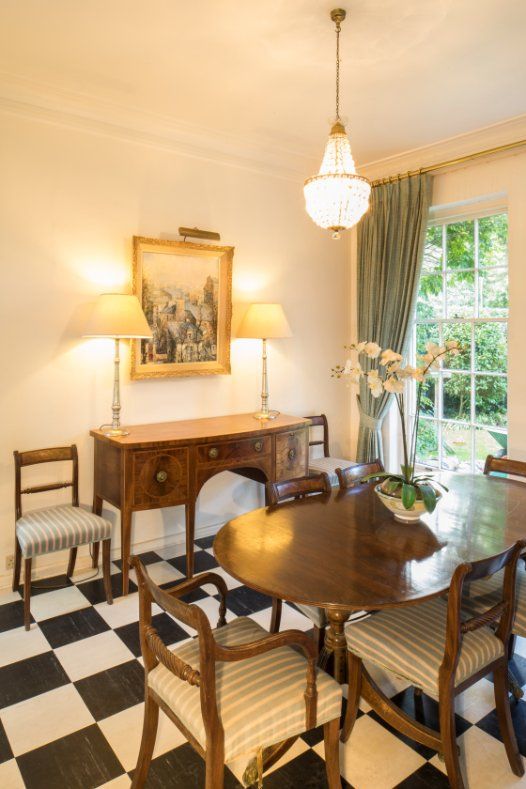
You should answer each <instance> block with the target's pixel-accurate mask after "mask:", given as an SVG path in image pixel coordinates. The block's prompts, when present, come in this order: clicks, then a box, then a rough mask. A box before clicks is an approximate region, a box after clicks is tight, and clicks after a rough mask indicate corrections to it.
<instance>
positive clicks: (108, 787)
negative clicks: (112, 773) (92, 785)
mask: <svg viewBox="0 0 526 789" xmlns="http://www.w3.org/2000/svg"><path fill="white" fill-rule="evenodd" d="M130 784H131V781H130V777H129V775H119V777H118V778H114V779H113V781H108V783H105V784H101V786H99V789H130Z"/></svg>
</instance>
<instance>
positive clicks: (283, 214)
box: [0, 114, 349, 585]
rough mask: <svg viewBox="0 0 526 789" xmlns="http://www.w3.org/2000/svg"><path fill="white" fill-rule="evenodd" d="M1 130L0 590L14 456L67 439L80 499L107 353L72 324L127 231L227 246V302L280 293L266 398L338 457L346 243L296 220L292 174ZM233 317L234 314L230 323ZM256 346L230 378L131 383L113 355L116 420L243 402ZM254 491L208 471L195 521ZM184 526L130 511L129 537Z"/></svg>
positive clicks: (249, 504)
mask: <svg viewBox="0 0 526 789" xmlns="http://www.w3.org/2000/svg"><path fill="white" fill-rule="evenodd" d="M0 134H1V140H2V143H1V145H0V173H1V174H2V175H1V179H0V216H1V232H0V265H1V271H2V279H1V282H2V287H1V288H0V337H1V343H2V385H1V389H0V406H1V410H0V413H1V414H2V417H1V423H2V424H1V427H0V585H1V584H2V575H5V561H6V556H7V555H8V554H11V553H12V552H13V529H14V523H13V517H14V509H13V463H12V451H13V450H14V449H20V450H23V449H32V448H37V447H45V446H52V445H60V444H65V443H70V442H75V443H77V445H78V447H79V452H80V469H81V476H80V489H81V499H82V501H84V502H87V503H89V502H90V501H91V496H92V481H91V479H92V459H93V456H92V451H93V450H92V442H91V439H90V438H89V436H88V431H89V429H90V428H91V427H94V426H98V425H99V424H101V423H102V422H105V421H107V420H108V418H109V417H110V404H111V385H112V352H113V350H112V344H111V341H106V340H83V339H81V336H80V335H81V333H82V317H83V315H85V310H86V306H87V305H89V304H90V303H91V302H92V301H93V300H94V298H95V297H96V295H97V294H98V293H100V292H107V291H112V290H113V291H115V290H126V289H128V288H129V286H130V277H131V237H132V236H133V235H134V234H139V235H146V236H153V237H165V238H176V237H177V228H178V227H179V226H180V225H186V226H198V227H202V228H207V229H212V230H217V231H219V232H220V233H221V242H222V243H225V244H231V245H233V246H235V248H236V249H235V256H234V276H233V300H234V304H235V305H236V304H238V305H239V304H240V303H247V302H250V301H265V300H268V301H279V302H282V303H283V305H284V308H285V311H286V313H287V316H288V318H289V321H290V324H291V327H292V330H293V333H294V337H293V338H292V339H290V340H280V341H275V342H274V343H272V344H271V346H270V351H269V354H270V358H269V363H270V388H271V400H272V402H271V405H272V406H273V407H274V408H279V409H280V410H281V411H283V412H286V413H287V412H288V413H291V414H298V415H302V414H305V413H310V412H319V411H322V410H323V411H325V412H326V413H327V414H328V416H329V421H330V426H331V430H332V448H333V450H334V452H337V453H340V452H345V451H347V450H348V424H349V397H348V393H347V391H346V390H345V387H343V386H341V385H338V383H337V382H335V381H334V380H333V379H331V378H330V375H329V370H330V367H331V365H332V364H333V363H334V362H335V361H336V360H337V359H338V357H339V348H340V347H341V345H342V344H343V343H344V342H345V340H346V333H345V322H346V309H347V305H346V291H347V289H348V287H349V283H348V271H347V270H346V269H347V267H348V261H347V255H346V246H345V243H343V242H340V243H336V242H334V241H332V239H331V238H330V236H329V234H326V233H324V232H323V231H321V230H319V229H318V228H316V227H315V226H314V225H313V224H312V223H311V222H310V220H309V219H308V218H307V216H306V215H305V212H304V208H303V200H302V190H301V183H298V182H296V181H293V180H287V179H284V178H280V177H277V176H275V177H273V176H272V175H269V174H262V173H258V172H256V171H252V170H250V169H242V168H239V167H234V166H226V165H224V164H221V163H219V162H214V161H212V160H205V159H202V158H196V157H190V156H186V155H182V154H179V153H177V152H175V151H173V150H172V151H170V150H167V149H166V147H165V148H164V149H161V148H156V147H154V146H152V145H146V144H137V143H134V142H130V141H129V140H126V139H125V138H122V139H118V138H115V137H110V136H103V135H102V134H91V133H88V132H87V131H85V130H82V129H78V128H77V129H76V128H66V127H65V126H61V125H55V124H52V123H45V122H38V121H36V120H34V119H29V118H23V117H17V116H16V115H9V114H4V115H0ZM237 312H239V308H238V310H237ZM237 318H238V316H237V315H236V308H235V309H234V329H235V325H236V319H237ZM259 352H260V348H259V344H258V342H256V341H251V340H250V341H249V340H233V342H232V375H230V376H211V377H209V378H206V377H204V378H203V377H194V378H182V379H167V380H163V381H136V382H130V381H129V374H128V361H129V358H128V349H127V348H123V357H124V362H123V364H122V368H123V388H122V401H123V421H125V422H127V423H128V424H133V423H138V422H149V421H151V422H155V421H163V420H170V419H185V418H195V417H205V416H211V415H218V414H231V413H237V412H247V411H252V410H254V409H255V408H256V407H257V405H258V395H259V389H260V378H259V375H260V361H259ZM44 473H45V472H44V469H43V468H42V469H38V470H37V475H38V476H39V478H41V477H42V475H43V474H44ZM49 495H51V496H52V495H53V494H49ZM261 500H262V499H261V490H260V486H258V485H257V484H256V483H252V482H250V481H246V480H243V478H241V477H237V476H235V475H230V474H226V475H222V476H221V477H217V478H215V479H214V480H212V481H211V482H210V483H208V484H207V486H206V487H205V490H204V491H203V494H202V495H201V497H200V502H199V512H198V519H197V525H198V528H199V527H201V528H206V527H207V526H211V525H213V526H217V524H219V523H221V522H222V521H224V520H226V519H227V518H228V517H231V516H232V515H234V514H236V513H239V512H242V511H244V510H246V509H250V508H253V507H255V506H258V504H259V503H260V502H261ZM45 503H46V500H44V499H42V500H38V501H33V502H32V504H33V505H34V504H38V505H42V504H45ZM182 524H183V509H182V508H174V509H170V510H164V511H156V512H150V513H140V514H138V515H136V516H135V531H134V542H135V543H136V544H137V543H144V544H145V545H144V547H148V545H147V544H146V543H148V541H153V542H152V545H158V544H160V543H159V541H165V542H173V541H174V539H175V537H176V536H177V535H178V534H180V530H181V528H182ZM114 538H115V546H117V545H118V536H117V530H115V534H114ZM52 558H53V559H54V560H55V559H56V558H57V557H52ZM44 566H45V562H44V560H42V562H41V563H40V568H41V571H42V568H44ZM5 580H6V579H5V578H4V583H5Z"/></svg>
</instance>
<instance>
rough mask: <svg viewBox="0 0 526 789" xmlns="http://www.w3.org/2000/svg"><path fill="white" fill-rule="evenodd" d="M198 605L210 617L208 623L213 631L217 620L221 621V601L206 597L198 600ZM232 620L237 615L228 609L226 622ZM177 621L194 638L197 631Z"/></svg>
mask: <svg viewBox="0 0 526 789" xmlns="http://www.w3.org/2000/svg"><path fill="white" fill-rule="evenodd" d="M196 605H198V606H199V608H202V609H203V611H204V612H205V614H206V615H207V617H208V621H209V622H210V626H211V627H212V629H213V628H215V627H217V620H218V619H219V600H216V599H215V598H214V597H206V598H204V599H203V600H198V601H197V602H196ZM232 619H236V615H235V614H233V613H232V612H231V611H229V610H228V609H227V612H226V621H227V622H231V621H232ZM176 621H177V622H178V623H179V624H180V625H181V627H184V629H185V630H187V631H188V632H189V633H190V635H192V636H193V635H194V634H195V631H194V630H192V629H191V628H190V627H188V625H185V624H184V622H179V620H176Z"/></svg>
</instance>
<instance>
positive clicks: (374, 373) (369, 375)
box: [367, 370, 379, 381]
mask: <svg viewBox="0 0 526 789" xmlns="http://www.w3.org/2000/svg"><path fill="white" fill-rule="evenodd" d="M378 375H379V374H378V370H369V372H368V373H367V378H368V379H369V380H370V381H375V380H376V379H377V378H378Z"/></svg>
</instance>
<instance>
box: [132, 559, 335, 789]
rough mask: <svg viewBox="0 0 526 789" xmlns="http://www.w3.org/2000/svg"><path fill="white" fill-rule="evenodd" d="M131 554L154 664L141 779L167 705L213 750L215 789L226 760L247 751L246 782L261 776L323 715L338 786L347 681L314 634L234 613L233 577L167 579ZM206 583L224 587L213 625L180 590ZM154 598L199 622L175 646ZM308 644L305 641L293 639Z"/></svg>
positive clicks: (188, 733) (205, 752)
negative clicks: (166, 585)
mask: <svg viewBox="0 0 526 789" xmlns="http://www.w3.org/2000/svg"><path fill="white" fill-rule="evenodd" d="M131 564H132V565H133V567H134V568H135V571H136V573H137V579H138V584H139V628H140V640H141V651H142V656H143V659H144V670H145V708H144V727H143V733H142V740H141V746H140V751H139V757H138V761H137V767H136V769H135V773H134V776H133V782H132V787H133V788H134V789H137V787H142V786H144V784H145V781H146V778H147V775H148V770H149V766H150V762H151V758H152V753H153V749H154V745H155V738H156V733H157V724H158V718H159V709H162V710H163V711H164V712H165V713H166V715H167V716H168V717H169V718H170V720H171V721H172V722H173V723H174V724H175V725H176V726H177V727H178V728H179V729H180V731H181V732H182V733H183V734H184V736H185V737H186V738H187V740H188V741H189V743H190V744H191V745H192V746H193V748H194V749H195V750H196V751H197V752H198V753H199V754H200V755H201V756H202V757H203V758H204V760H205V770H206V772H205V775H206V779H205V787H206V789H222V787H223V785H224V765H225V764H226V763H228V762H230V761H232V760H234V759H236V760H237V759H238V758H241V757H246V759H247V763H248V766H247V769H246V770H245V776H244V778H245V783H246V784H247V785H252V783H256V782H259V784H260V785H261V781H262V774H263V771H264V770H265V769H266V768H267V767H270V766H271V765H272V764H274V763H275V762H276V761H277V760H278V759H279V758H280V757H281V756H282V754H284V753H285V752H286V750H288V748H289V747H290V746H291V745H292V744H293V743H294V741H295V740H296V738H297V737H298V736H299V735H300V734H302V733H304V732H305V731H308V730H309V729H312V728H314V727H315V726H319V725H321V724H323V727H324V739H325V758H326V772H327V779H328V784H329V787H330V789H341V779H340V770H339V756H338V734H339V720H340V711H341V700H342V691H341V687H340V686H339V685H338V683H337V682H335V681H334V680H333V679H332V677H329V676H328V675H327V674H325V673H324V672H323V671H321V670H319V669H316V650H315V648H314V644H313V643H312V640H311V639H310V638H309V637H308V636H307V635H306V634H305V633H302V632H301V631H299V630H288V631H284V632H282V633H276V634H272V635H269V634H268V633H267V631H266V630H264V629H263V628H262V627H261V626H260V625H258V624H257V623H256V622H254V621H253V620H252V619H249V618H246V617H237V618H236V619H233V620H232V621H231V622H229V623H228V624H227V623H226V620H225V614H226V595H227V587H226V584H225V582H224V580H223V579H222V578H221V577H220V576H219V575H216V574H215V573H212V572H206V573H202V574H200V575H196V576H194V577H193V578H191V579H189V580H188V581H183V582H182V583H180V584H178V585H176V586H174V587H172V588H171V589H167V590H163V589H160V588H159V587H158V586H157V585H156V584H155V583H154V582H153V581H152V580H151V578H150V577H149V575H148V572H147V570H146V569H145V568H144V566H143V564H142V563H141V561H140V560H139V559H138V558H136V557H133V558H132V560H131ZM204 584H212V585H213V586H215V587H216V588H217V590H218V592H219V596H220V604H219V621H218V625H217V629H216V630H212V628H211V626H210V623H209V621H208V618H207V616H206V614H205V613H204V611H203V610H202V609H201V608H199V606H198V605H189V604H187V603H185V602H183V601H182V600H181V599H179V598H180V597H181V596H182V595H185V594H187V593H188V592H191V591H192V590H194V589H197V588H198V587H200V586H203V585H204ZM152 603H156V604H157V605H158V606H160V607H161V608H162V609H163V610H164V611H166V612H167V613H168V614H170V615H171V616H173V617H175V618H176V619H178V620H179V621H181V622H183V623H184V624H185V625H186V626H188V627H190V628H192V629H194V630H196V631H197V637H196V638H193V639H191V640H189V641H187V642H185V643H183V644H182V645H181V646H179V647H178V648H177V649H174V650H169V649H168V648H167V647H166V645H165V644H164V642H163V641H162V640H161V638H160V636H159V634H158V633H157V631H156V629H155V627H153V626H152ZM292 646H295V647H299V650H300V651H301V653H303V654H301V653H300V651H297V650H296V649H292Z"/></svg>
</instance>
